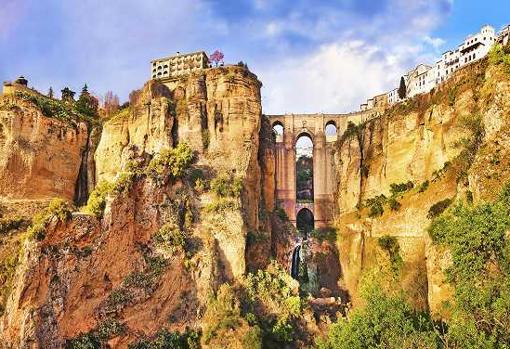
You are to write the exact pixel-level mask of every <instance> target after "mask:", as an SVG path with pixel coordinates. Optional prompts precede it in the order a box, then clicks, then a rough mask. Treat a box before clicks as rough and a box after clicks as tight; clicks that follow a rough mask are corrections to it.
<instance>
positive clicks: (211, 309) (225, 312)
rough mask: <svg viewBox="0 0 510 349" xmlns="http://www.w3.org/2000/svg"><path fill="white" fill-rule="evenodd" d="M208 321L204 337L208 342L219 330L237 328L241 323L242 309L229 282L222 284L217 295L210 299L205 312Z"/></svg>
mask: <svg viewBox="0 0 510 349" xmlns="http://www.w3.org/2000/svg"><path fill="white" fill-rule="evenodd" d="M204 320H205V323H206V326H205V329H204V338H205V342H206V344H207V343H209V341H210V340H211V339H212V338H213V337H215V336H216V335H217V333H218V332H219V331H222V330H228V329H235V328H237V326H239V324H240V323H241V320H242V319H241V310H240V307H239V301H238V299H237V297H236V296H235V294H234V289H233V288H232V286H230V285H228V284H223V285H221V286H220V288H219V290H218V292H217V294H216V296H212V297H211V298H210V299H209V301H208V307H207V310H206V313H205V314H204Z"/></svg>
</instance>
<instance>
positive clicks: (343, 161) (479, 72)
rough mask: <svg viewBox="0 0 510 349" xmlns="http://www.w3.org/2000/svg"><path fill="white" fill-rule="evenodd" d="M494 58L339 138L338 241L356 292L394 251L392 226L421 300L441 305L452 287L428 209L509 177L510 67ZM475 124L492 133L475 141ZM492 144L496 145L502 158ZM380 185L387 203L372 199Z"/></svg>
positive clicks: (409, 286) (481, 193)
mask: <svg viewBox="0 0 510 349" xmlns="http://www.w3.org/2000/svg"><path fill="white" fill-rule="evenodd" d="M487 66H488V64H487V62H486V61H483V62H480V63H477V64H475V65H472V66H470V67H468V68H466V69H463V70H462V71H461V72H459V73H458V74H457V75H456V76H455V77H454V78H452V79H451V80H450V81H448V82H447V83H446V84H444V85H442V86H441V87H440V88H439V89H438V90H436V91H432V92H431V93H430V94H427V95H423V96H418V97H415V98H413V99H411V100H410V101H408V102H407V103H406V104H403V105H397V106H396V107H394V108H392V109H390V110H389V111H387V112H386V113H385V114H384V115H382V116H381V117H379V118H376V119H374V120H370V121H368V122H366V123H365V124H363V125H360V126H359V127H357V129H356V130H353V132H352V133H351V135H350V136H348V137H344V138H343V139H342V141H341V142H340V144H339V146H338V151H337V154H336V162H337V176H338V183H339V184H338V211H339V215H338V216H337V225H338V228H339V231H340V238H339V239H338V246H339V250H340V260H341V265H342V272H343V280H342V282H343V283H344V284H345V286H346V287H347V289H348V290H349V291H350V293H351V296H353V297H354V300H355V301H356V299H357V295H358V291H357V287H358V283H359V281H360V278H361V277H362V274H363V272H364V271H366V270H369V269H371V268H375V267H377V266H378V265H381V263H383V262H384V261H385V260H387V255H386V254H385V253H384V251H382V250H381V248H380V247H379V243H378V239H379V238H381V237H383V236H392V237H395V238H396V240H397V241H398V244H399V249H400V255H401V257H402V259H403V267H402V269H401V274H400V280H401V284H402V286H403V287H404V289H406V290H407V291H409V295H410V298H412V301H413V303H414V304H415V305H417V306H419V307H422V308H427V307H429V308H430V309H431V311H432V312H433V313H436V314H437V313H441V311H442V308H441V305H442V303H443V302H444V301H445V300H447V299H448V298H449V295H450V292H451V290H450V288H449V286H448V285H447V284H446V282H445V278H444V271H445V269H446V267H447V266H448V263H449V256H448V253H447V252H446V251H439V250H437V248H436V247H435V246H433V245H432V243H431V241H430V239H429V237H428V233H427V227H428V226H429V224H430V219H429V218H428V217H427V215H428V214H429V210H430V209H431V207H432V206H433V205H434V204H436V203H438V202H440V201H442V200H446V199H452V200H453V199H457V200H466V197H469V200H471V198H473V199H474V200H475V201H477V200H479V199H482V198H488V197H490V195H491V194H490V193H492V195H494V193H496V192H498V190H499V188H500V187H501V185H503V184H504V180H503V179H504V178H508V177H507V175H508V173H507V172H508V170H507V169H506V168H505V166H502V165H501V164H502V163H506V162H507V161H508V154H507V148H506V147H505V146H503V145H502V144H506V140H507V137H508V131H507V128H508V125H509V119H508V115H510V108H509V105H508V102H507V101H508V97H509V96H510V86H509V84H508V79H507V78H506V77H505V75H504V74H505V73H503V72H501V71H499V70H498V69H497V68H496V67H493V66H490V67H488V68H487ZM476 125H480V126H479V129H476V127H477V126H476ZM477 132H478V133H480V134H482V135H485V136H482V138H483V139H482V140H481V141H480V142H479V143H478V144H474V143H473V142H474V140H475V138H476V137H477V136H476V133H477ZM470 147H471V148H470ZM496 148H497V149H496ZM503 148H505V149H504V150H503ZM489 154H497V157H498V162H497V164H496V162H495V161H494V160H493V159H492V160H491V158H492V157H493V156H494V155H489ZM482 173H483V174H482ZM496 178H497V179H496ZM408 182H412V185H413V186H414V188H412V189H411V188H408V189H404V190H403V191H402V192H401V193H396V194H394V195H392V193H391V190H390V189H391V185H392V184H393V185H395V184H405V183H408ZM379 195H385V197H384V198H383V199H382V202H383V203H382V205H381V207H382V209H383V212H380V211H378V207H379V206H378V205H377V204H376V203H374V201H377V200H371V199H374V198H377V197H378V196H379ZM393 199H394V202H393V203H392V200H393ZM395 202H397V204H395ZM392 205H393V207H392Z"/></svg>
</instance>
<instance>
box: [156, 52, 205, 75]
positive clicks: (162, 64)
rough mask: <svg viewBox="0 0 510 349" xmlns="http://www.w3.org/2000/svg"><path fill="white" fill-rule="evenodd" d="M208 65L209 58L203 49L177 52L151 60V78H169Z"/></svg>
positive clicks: (201, 68)
mask: <svg viewBox="0 0 510 349" xmlns="http://www.w3.org/2000/svg"><path fill="white" fill-rule="evenodd" d="M208 67H209V58H208V57H207V54H206V53H205V52H203V51H199V52H194V53H187V54H177V55H175V56H170V57H165V58H159V59H155V60H153V61H151V77H152V79H171V78H174V77H178V76H183V75H187V74H190V73H193V72H196V71H199V70H203V69H206V68H208Z"/></svg>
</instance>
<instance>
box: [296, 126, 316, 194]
mask: <svg viewBox="0 0 510 349" xmlns="http://www.w3.org/2000/svg"><path fill="white" fill-rule="evenodd" d="M296 200H297V201H298V202H302V203H313V141H312V138H311V137H310V136H309V135H308V134H306V133H303V134H301V135H300V136H299V137H298V138H297V141H296Z"/></svg>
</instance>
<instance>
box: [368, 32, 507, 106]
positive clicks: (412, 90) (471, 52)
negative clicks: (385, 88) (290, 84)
mask: <svg viewBox="0 0 510 349" xmlns="http://www.w3.org/2000/svg"><path fill="white" fill-rule="evenodd" d="M509 42H510V25H508V26H506V27H505V28H504V29H503V30H501V31H500V32H499V33H498V34H497V35H496V31H495V29H494V28H493V27H492V26H490V25H484V26H483V27H482V28H481V29H480V31H479V32H478V33H476V34H472V35H469V36H468V37H466V39H465V40H464V41H463V42H462V43H461V44H460V45H458V46H457V47H456V48H455V49H453V50H448V51H446V52H445V53H443V54H442V55H441V58H440V59H439V60H438V61H437V62H436V63H435V64H434V65H432V66H431V65H427V64H419V65H418V66H416V67H415V68H414V69H412V70H410V71H409V72H407V73H406V74H405V75H404V79H405V82H406V90H407V91H406V94H407V95H406V98H411V97H414V96H416V95H418V94H422V93H427V92H430V90H432V89H433V88H435V87H436V86H437V85H439V84H441V83H442V82H444V81H446V80H448V79H449V78H450V76H451V75H452V74H453V73H454V72H455V71H457V70H458V69H460V68H462V67H464V66H466V65H468V64H471V63H473V62H476V61H478V60H480V59H482V58H484V57H485V56H487V54H488V53H489V51H490V50H491V48H492V46H493V45H494V44H495V43H499V44H502V45H506V44H508V43H509ZM386 96H387V101H388V104H389V105H392V104H395V103H398V102H400V101H401V100H402V99H401V98H400V97H399V95H398V88H395V89H393V90H391V91H389V92H388V93H386ZM361 106H362V108H367V107H368V109H370V106H369V105H367V104H362V105H361Z"/></svg>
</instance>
